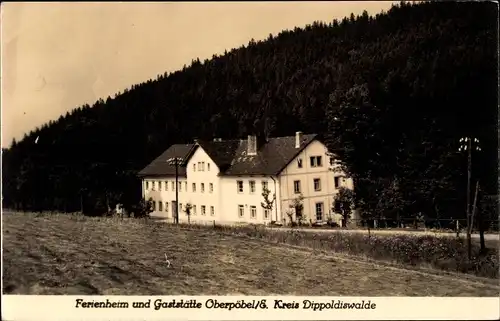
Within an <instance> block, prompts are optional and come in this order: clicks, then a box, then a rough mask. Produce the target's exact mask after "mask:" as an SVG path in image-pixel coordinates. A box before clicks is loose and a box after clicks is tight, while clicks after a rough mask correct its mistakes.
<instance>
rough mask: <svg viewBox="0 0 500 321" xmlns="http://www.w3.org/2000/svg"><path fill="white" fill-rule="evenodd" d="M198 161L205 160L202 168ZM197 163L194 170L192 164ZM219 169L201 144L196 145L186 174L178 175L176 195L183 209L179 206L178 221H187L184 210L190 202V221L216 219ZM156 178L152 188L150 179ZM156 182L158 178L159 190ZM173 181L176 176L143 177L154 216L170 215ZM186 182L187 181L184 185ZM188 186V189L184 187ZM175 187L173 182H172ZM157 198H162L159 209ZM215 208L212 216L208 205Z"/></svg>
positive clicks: (145, 193)
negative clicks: (199, 145)
mask: <svg viewBox="0 0 500 321" xmlns="http://www.w3.org/2000/svg"><path fill="white" fill-rule="evenodd" d="M199 162H204V170H203V171H202V170H201V169H202V168H200V166H199V164H198V163H199ZM194 164H196V170H194V167H193V165H194ZM218 173H219V169H218V168H217V166H216V165H215V163H214V162H213V161H212V160H211V159H210V157H209V156H208V155H207V154H206V153H205V151H204V150H203V149H201V148H198V149H197V150H196V151H195V153H194V154H193V156H192V157H191V159H190V160H189V162H188V164H187V167H186V176H187V178H185V177H179V182H180V183H181V188H180V189H179V193H178V199H179V204H181V205H182V209H180V210H179V221H180V222H184V221H186V222H187V221H188V216H187V214H186V212H185V206H186V204H187V203H190V204H191V205H193V206H196V212H194V207H193V209H192V210H191V222H196V221H213V220H218V216H220V215H221V213H220V205H219V193H218V191H219V188H220V178H219V177H218V176H217V174H218ZM146 181H148V185H149V189H148V190H146V189H145V185H146V184H145V182H146ZM153 182H155V189H154V190H153V189H152V183H153ZM159 182H161V190H159V185H158V184H159ZM165 182H167V189H165ZM173 182H175V177H156V178H147V179H145V180H143V195H144V196H145V198H146V199H149V198H150V197H151V198H152V199H153V201H154V202H155V203H156V204H155V211H154V212H153V213H151V215H154V216H161V217H166V218H173V211H172V202H175V188H172V183H173ZM186 183H187V185H186ZM193 183H195V184H196V191H193ZM202 183H203V184H204V187H205V188H204V192H202V190H201V184H202ZM210 183H211V184H213V191H212V192H210ZM186 186H187V190H186ZM174 187H175V184H174ZM158 202H163V208H162V211H160V210H159V206H158ZM167 203H168V210H165V205H166V204H167ZM202 205H204V206H205V215H201V213H202V211H201V209H202ZM212 206H213V208H214V215H213V216H212V213H211V207H212Z"/></svg>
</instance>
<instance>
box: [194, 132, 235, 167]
mask: <svg viewBox="0 0 500 321" xmlns="http://www.w3.org/2000/svg"><path fill="white" fill-rule="evenodd" d="M198 144H199V145H200V146H201V148H203V150H204V151H205V152H206V153H207V154H208V156H209V157H210V158H211V159H212V160H213V161H214V163H215V164H216V165H217V167H219V169H220V170H221V172H225V171H226V170H227V169H228V168H229V167H230V166H231V162H232V161H233V159H234V156H235V155H236V151H237V150H238V148H239V146H240V140H239V139H235V140H224V141H211V142H210V141H198Z"/></svg>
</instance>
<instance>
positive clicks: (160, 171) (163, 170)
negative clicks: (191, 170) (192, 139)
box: [138, 144, 197, 177]
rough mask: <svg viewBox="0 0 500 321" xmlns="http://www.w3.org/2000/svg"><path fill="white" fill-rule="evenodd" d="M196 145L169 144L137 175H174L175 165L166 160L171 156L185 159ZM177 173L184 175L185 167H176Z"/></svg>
mask: <svg viewBox="0 0 500 321" xmlns="http://www.w3.org/2000/svg"><path fill="white" fill-rule="evenodd" d="M196 147H197V145H195V144H177V145H172V146H170V147H169V148H168V149H167V150H166V151H165V152H163V154H161V155H160V156H158V157H157V158H156V159H155V160H154V161H152V162H151V163H150V164H149V165H148V166H146V167H145V168H144V169H143V170H141V171H140V172H139V174H138V175H139V176H175V166H173V165H169V164H168V163H167V160H168V159H169V158H173V157H181V158H183V159H184V160H185V161H187V160H188V159H189V157H190V156H191V155H192V154H193V152H194V150H195V149H196ZM183 165H184V164H183ZM178 174H179V176H181V177H186V168H185V167H184V166H179V167H178Z"/></svg>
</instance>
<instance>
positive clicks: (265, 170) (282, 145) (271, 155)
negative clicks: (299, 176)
mask: <svg viewBox="0 0 500 321" xmlns="http://www.w3.org/2000/svg"><path fill="white" fill-rule="evenodd" d="M315 137H316V135H314V134H311V135H302V140H301V142H300V148H295V136H286V137H274V138H270V139H269V140H268V141H267V143H265V144H264V145H263V146H261V147H260V148H259V149H258V151H257V155H255V156H248V155H247V142H248V141H247V140H242V141H241V142H240V145H239V147H238V149H237V150H236V153H235V155H234V157H233V160H232V162H231V166H230V167H229V168H228V169H227V170H226V171H225V173H224V175H230V176H238V175H278V174H279V173H280V172H281V171H282V170H283V169H284V168H285V167H286V166H287V165H288V164H289V163H290V162H291V161H292V160H293V159H294V158H295V157H296V156H297V155H298V154H299V153H300V152H301V151H302V150H303V149H304V148H305V147H306V146H307V145H309V144H310V143H311V142H312V141H313V140H314V138H315Z"/></svg>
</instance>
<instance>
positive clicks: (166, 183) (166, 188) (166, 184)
mask: <svg viewBox="0 0 500 321" xmlns="http://www.w3.org/2000/svg"><path fill="white" fill-rule="evenodd" d="M165 190H166V191H168V182H167V181H165Z"/></svg>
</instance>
